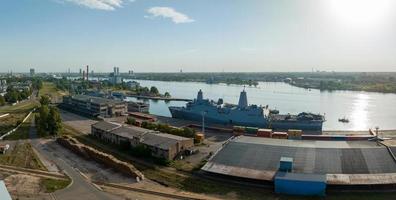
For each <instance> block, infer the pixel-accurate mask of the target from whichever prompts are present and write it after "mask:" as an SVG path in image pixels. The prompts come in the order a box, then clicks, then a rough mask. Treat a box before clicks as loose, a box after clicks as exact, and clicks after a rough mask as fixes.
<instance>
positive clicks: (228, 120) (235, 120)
mask: <svg viewBox="0 0 396 200" xmlns="http://www.w3.org/2000/svg"><path fill="white" fill-rule="evenodd" d="M169 111H170V112H171V115H172V117H173V118H177V119H185V120H191V121H198V122H202V112H194V111H188V110H183V109H181V108H180V107H169ZM204 118H205V123H207V124H222V125H237V126H253V127H259V128H266V127H268V122H267V120H266V119H265V118H264V117H262V118H259V117H255V118H254V119H252V118H253V117H250V116H246V117H242V116H239V117H230V116H229V115H223V116H222V114H217V113H216V114H213V113H207V114H205V117H204ZM249 118H251V119H249Z"/></svg>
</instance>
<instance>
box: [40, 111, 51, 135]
mask: <svg viewBox="0 0 396 200" xmlns="http://www.w3.org/2000/svg"><path fill="white" fill-rule="evenodd" d="M48 120H50V119H49V109H48V106H47V105H42V106H41V107H40V110H39V116H38V120H37V121H38V123H37V124H38V126H39V130H40V131H41V132H45V131H47V130H48Z"/></svg>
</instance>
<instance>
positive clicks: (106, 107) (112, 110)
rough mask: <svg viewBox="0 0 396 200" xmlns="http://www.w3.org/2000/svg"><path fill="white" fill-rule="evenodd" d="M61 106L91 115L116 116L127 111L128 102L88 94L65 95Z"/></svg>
mask: <svg viewBox="0 0 396 200" xmlns="http://www.w3.org/2000/svg"><path fill="white" fill-rule="evenodd" d="M60 107H61V108H63V109H66V110H69V111H71V112H75V113H78V114H82V115H87V116H91V117H98V116H100V117H114V116H120V115H122V114H124V113H126V112H127V104H126V102H123V101H119V100H113V99H106V98H101V97H93V96H87V95H76V96H65V97H63V103H62V104H61V105H60Z"/></svg>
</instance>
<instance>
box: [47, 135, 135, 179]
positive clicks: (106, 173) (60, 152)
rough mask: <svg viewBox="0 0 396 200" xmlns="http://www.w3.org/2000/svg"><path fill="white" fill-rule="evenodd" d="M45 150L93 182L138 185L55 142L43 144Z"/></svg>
mask: <svg viewBox="0 0 396 200" xmlns="http://www.w3.org/2000/svg"><path fill="white" fill-rule="evenodd" d="M43 145H44V146H45V147H44V150H45V151H49V152H52V154H54V155H55V156H56V157H59V158H61V159H62V160H64V161H65V162H67V163H68V164H69V165H71V166H73V167H74V168H76V169H78V170H79V171H80V172H82V173H83V174H85V175H86V176H87V177H88V178H90V179H91V180H93V181H101V182H111V183H118V184H133V183H136V180H135V179H133V178H131V177H128V176H124V175H123V174H121V173H119V172H116V171H114V170H112V169H111V168H108V167H106V166H104V165H102V164H99V163H97V162H95V161H92V160H86V159H84V158H82V157H80V156H78V155H76V154H74V153H73V152H71V151H69V150H67V149H65V148H63V147H62V146H60V145H59V144H57V143H56V142H55V141H52V140H48V141H46V143H43Z"/></svg>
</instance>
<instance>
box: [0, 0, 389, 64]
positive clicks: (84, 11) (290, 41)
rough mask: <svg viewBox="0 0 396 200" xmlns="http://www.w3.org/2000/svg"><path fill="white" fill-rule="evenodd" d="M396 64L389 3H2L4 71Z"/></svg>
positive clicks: (184, 0)
mask: <svg viewBox="0 0 396 200" xmlns="http://www.w3.org/2000/svg"><path fill="white" fill-rule="evenodd" d="M85 65H89V66H90V68H91V69H93V70H94V71H96V72H108V71H111V70H112V69H113V67H119V68H120V71H121V72H126V71H128V70H133V71H135V72H176V71H179V70H180V69H182V70H183V71H184V72H222V71H224V72H239V71H248V72H254V71H259V72H278V71H279V72H287V71H311V70H312V69H313V70H326V71H396V1H393V0H295V1H294V0H232V1H230V0H1V2H0V72H8V71H11V70H12V71H13V72H28V70H29V68H35V69H36V72H66V71H67V70H68V69H69V68H70V70H71V71H72V72H77V71H78V70H79V69H80V68H83V66H85Z"/></svg>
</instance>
